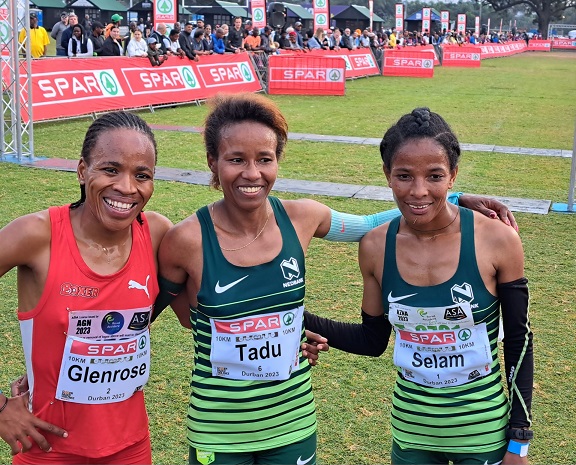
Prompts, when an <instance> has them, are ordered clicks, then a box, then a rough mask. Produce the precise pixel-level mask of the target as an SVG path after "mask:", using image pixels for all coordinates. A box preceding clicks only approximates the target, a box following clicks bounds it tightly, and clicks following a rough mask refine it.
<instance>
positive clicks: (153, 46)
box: [138, 31, 168, 66]
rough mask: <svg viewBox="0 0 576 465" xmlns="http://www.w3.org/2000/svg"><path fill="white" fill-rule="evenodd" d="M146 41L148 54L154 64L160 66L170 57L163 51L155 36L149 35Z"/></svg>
mask: <svg viewBox="0 0 576 465" xmlns="http://www.w3.org/2000/svg"><path fill="white" fill-rule="evenodd" d="M138 32H140V31H138ZM146 43H147V44H148V48H147V56H148V59H149V60H150V64H151V65H152V66H160V65H161V64H162V63H164V62H165V61H166V60H167V59H168V55H165V54H164V53H162V49H161V48H160V46H159V44H158V42H157V41H156V38H155V37H148V39H146Z"/></svg>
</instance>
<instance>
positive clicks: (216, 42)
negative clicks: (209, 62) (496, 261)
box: [212, 27, 226, 55]
mask: <svg viewBox="0 0 576 465" xmlns="http://www.w3.org/2000/svg"><path fill="white" fill-rule="evenodd" d="M212 38H213V44H212V50H213V51H214V53H217V54H219V55H224V52H225V51H226V46H225V45H224V29H222V28H221V27H219V28H217V29H216V32H215V33H214V36H213V37H212Z"/></svg>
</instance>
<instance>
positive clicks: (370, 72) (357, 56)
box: [280, 48, 380, 79]
mask: <svg viewBox="0 0 576 465" xmlns="http://www.w3.org/2000/svg"><path fill="white" fill-rule="evenodd" d="M280 54H281V55H297V56H300V55H303V54H302V53H299V52H291V51H289V50H282V49H281V50H280ZM306 55H320V56H324V57H328V58H330V57H339V58H343V59H344V61H345V62H346V74H345V77H346V79H353V78H358V77H364V76H374V75H377V74H380V69H379V68H378V64H377V63H376V60H375V59H374V55H372V51H371V50H370V49H369V48H359V49H356V50H346V49H340V50H338V51H336V50H320V49H315V50H311V51H309V52H307V53H306Z"/></svg>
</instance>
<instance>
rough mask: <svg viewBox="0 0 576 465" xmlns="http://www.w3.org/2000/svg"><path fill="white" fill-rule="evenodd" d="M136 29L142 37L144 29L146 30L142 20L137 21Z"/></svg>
mask: <svg viewBox="0 0 576 465" xmlns="http://www.w3.org/2000/svg"><path fill="white" fill-rule="evenodd" d="M137 27H138V29H140V32H141V33H142V35H144V29H146V25H145V24H144V18H140V19H139V20H138V26H137Z"/></svg>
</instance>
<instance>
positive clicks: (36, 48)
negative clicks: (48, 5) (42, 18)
mask: <svg viewBox="0 0 576 465" xmlns="http://www.w3.org/2000/svg"><path fill="white" fill-rule="evenodd" d="M26 36H27V34H26V29H22V30H21V31H20V35H19V36H18V42H20V43H21V44H22V43H24V41H25V40H26ZM49 44H50V37H48V33H47V32H46V29H44V28H43V27H42V26H38V16H36V13H30V54H31V55H32V58H42V57H45V56H46V51H47V50H48V45H49Z"/></svg>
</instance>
